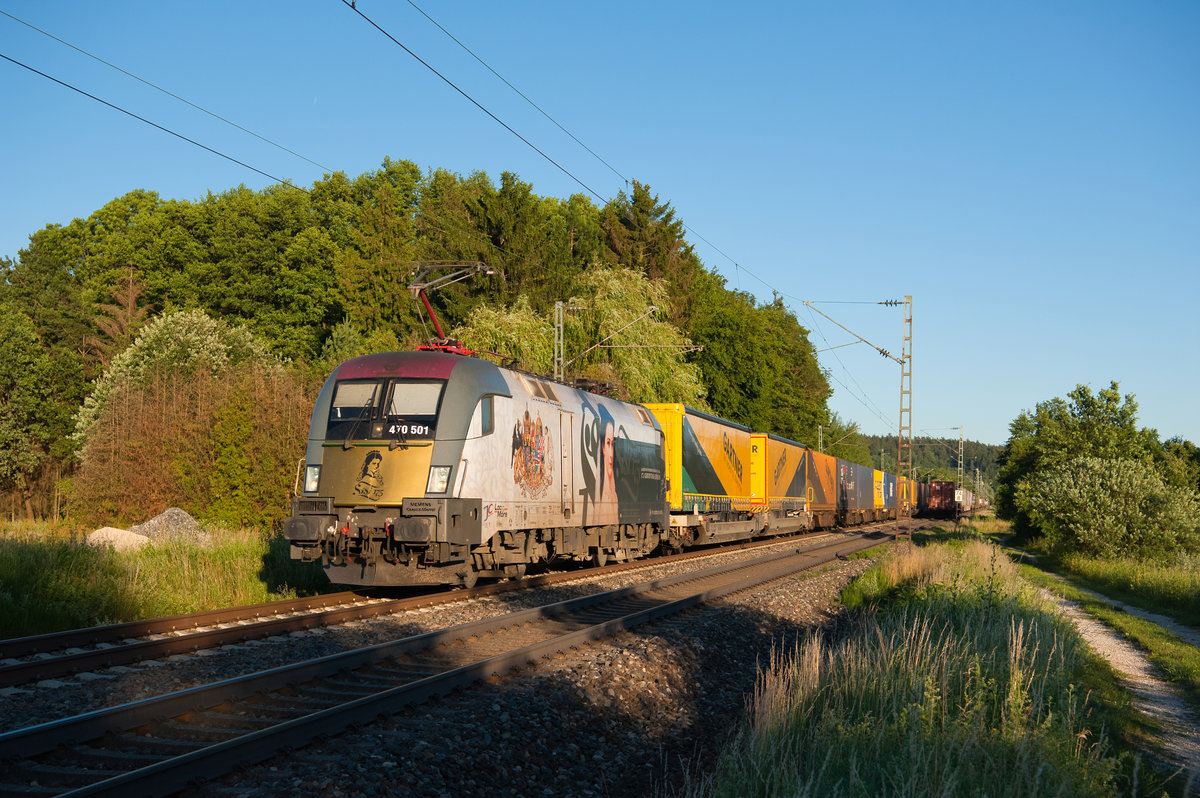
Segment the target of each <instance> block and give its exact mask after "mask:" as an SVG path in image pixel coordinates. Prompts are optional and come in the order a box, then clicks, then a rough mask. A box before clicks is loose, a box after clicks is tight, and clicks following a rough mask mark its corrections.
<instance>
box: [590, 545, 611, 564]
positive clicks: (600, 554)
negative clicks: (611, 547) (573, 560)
mask: <svg viewBox="0 0 1200 798" xmlns="http://www.w3.org/2000/svg"><path fill="white" fill-rule="evenodd" d="M606 562H608V552H606V551H605V550H604V547H602V546H597V547H596V548H594V549H592V564H593V565H595V566H596V567H597V568H602V567H604V564H605V563H606Z"/></svg>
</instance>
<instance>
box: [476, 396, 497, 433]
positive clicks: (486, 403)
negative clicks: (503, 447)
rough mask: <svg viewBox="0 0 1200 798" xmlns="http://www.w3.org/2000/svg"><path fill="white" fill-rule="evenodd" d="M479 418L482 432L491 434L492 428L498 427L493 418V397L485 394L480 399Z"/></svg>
mask: <svg viewBox="0 0 1200 798" xmlns="http://www.w3.org/2000/svg"><path fill="white" fill-rule="evenodd" d="M479 420H480V422H481V424H480V426H481V427H482V430H481V431H482V433H483V434H484V435H491V434H492V430H493V429H495V428H496V422H495V421H493V419H492V397H491V396H485V397H483V398H482V399H480V400H479Z"/></svg>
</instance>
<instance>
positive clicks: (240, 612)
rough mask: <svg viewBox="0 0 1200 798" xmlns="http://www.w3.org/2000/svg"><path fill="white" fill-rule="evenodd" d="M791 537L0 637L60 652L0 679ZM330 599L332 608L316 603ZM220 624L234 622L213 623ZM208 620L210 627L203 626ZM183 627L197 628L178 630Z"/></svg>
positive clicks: (9, 654) (12, 644)
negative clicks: (489, 578) (402, 591)
mask: <svg viewBox="0 0 1200 798" xmlns="http://www.w3.org/2000/svg"><path fill="white" fill-rule="evenodd" d="M809 535H811V533H809ZM794 537H797V536H793V537H792V538H789V537H786V536H781V537H778V538H767V539H764V540H756V541H752V542H749V543H744V544H741V545H740V546H735V547H723V548H720V549H705V550H702V551H690V552H685V553H683V554H674V555H667V556H661V557H654V558H650V559H639V560H631V561H627V562H621V563H614V564H611V565H606V566H603V567H601V568H587V569H580V570H572V571H562V572H559V573H554V574H544V575H539V576H531V577H526V578H524V579H520V580H515V581H509V582H497V583H493V584H489V585H480V586H476V587H473V588H471V589H470V590H456V591H442V592H435V593H427V594H423V595H420V596H410V597H407V598H400V599H385V598H384V597H383V596H382V595H380V593H381V592H382V591H381V590H380V589H369V590H358V591H349V592H342V593H330V594H325V595H323V596H313V597H307V598H298V599H286V600H284V601H278V602H266V603H262V604H254V605H248V606H244V607H234V608H230V609H223V610H211V611H206V612H199V613H192V614H188V615H174V616H170V617H166V618H156V619H150V620H145V621H130V622H127V623H121V624H112V625H109V626H98V627H92V628H88V629H75V630H70V631H67V632H54V633H49V634H44V635H35V636H31V637H23V638H15V639H12V640H6V641H0V660H3V659H16V658H17V657H21V656H25V657H28V656H32V655H37V654H44V653H47V652H52V651H59V652H64V653H59V654H58V655H57V656H52V657H44V658H38V659H27V660H25V661H18V662H10V663H7V664H0V687H9V686H14V685H21V684H27V683H29V682H33V681H38V680H42V679H50V678H55V677H59V676H68V675H71V674H75V673H79V672H82V671H90V670H100V669H104V668H111V667H113V666H115V665H128V664H130V663H134V662H139V661H142V660H147V659H157V658H159V657H167V656H173V655H176V654H189V653H193V652H195V651H198V650H201V649H206V648H216V647H218V646H223V645H231V644H236V643H242V642H245V641H247V640H257V639H262V638H264V637H271V636H273V635H282V634H288V633H291V632H298V631H304V630H307V629H314V628H318V627H321V626H330V625H336V624H341V623H347V622H349V621H354V620H361V619H365V618H373V617H378V616H380V615H390V614H393V613H397V612H402V611H405V610H412V609H419V608H424V607H430V606H438V605H442V604H449V603H454V602H458V601H464V600H466V599H469V598H479V597H485V596H494V595H500V594H503V593H509V592H513V591H517V590H530V589H535V588H541V587H547V586H550V585H553V584H557V583H559V582H565V581H571V580H575V579H580V578H586V577H592V576H595V575H597V574H599V573H619V572H621V571H625V570H630V569H634V568H645V567H649V566H653V565H657V564H663V563H670V562H676V561H681V560H690V559H695V558H698V557H706V556H713V555H714V554H720V553H727V552H729V551H731V550H738V549H753V548H758V547H761V546H766V545H772V544H779V543H783V542H788V541H789V540H791V539H794ZM348 603H352V604H353V606H349V607H346V606H340V605H345V604H348ZM330 606H333V607H334V608H333V609H326V610H322V609H321V608H323V607H330ZM268 616H274V617H268ZM279 616H283V617H279ZM218 624H232V625H223V626H218ZM213 626H215V627H216V628H208V627H213ZM187 629H193V630H196V631H190V632H189V631H180V630H187ZM168 633H172V634H171V636H170V637H165V638H160V637H155V638H151V639H141V640H138V639H133V640H131V639H130V638H134V637H137V636H143V637H145V636H148V635H160V634H168ZM84 645H90V646H96V647H94V648H89V649H85V650H82V651H71V650H70V649H75V648H79V647H81V646H84Z"/></svg>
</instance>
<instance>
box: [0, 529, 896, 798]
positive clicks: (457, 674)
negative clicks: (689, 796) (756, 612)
mask: <svg viewBox="0 0 1200 798" xmlns="http://www.w3.org/2000/svg"><path fill="white" fill-rule="evenodd" d="M880 542H881V541H880V540H878V539H870V538H866V537H863V538H860V539H859V540H857V541H853V542H852V541H847V540H843V541H838V542H837V543H835V544H831V545H827V546H824V547H821V548H820V549H816V550H795V551H792V552H789V553H787V554H785V555H773V556H771V557H767V558H759V559H757V560H753V561H750V562H742V563H736V564H732V565H724V566H715V567H711V568H707V569H703V570H701V571H697V572H692V573H689V574H683V575H679V576H674V577H669V578H664V579H658V580H654V581H652V582H648V583H644V584H642V585H635V586H631V587H627V588H622V589H620V590H616V591H609V592H607V593H601V594H595V595H591V596H584V597H580V598H575V599H570V600H568V601H564V602H558V603H556V604H552V605H548V606H545V607H538V608H534V609H530V610H524V611H521V612H518V613H514V614H512V615H507V616H503V617H501V618H496V619H490V620H486V621H479V622H474V623H469V624H463V625H461V626H458V627H454V628H451V629H446V630H439V631H435V632H430V633H427V634H423V635H418V636H416V637H412V638H407V639H405V640H401V641H395V642H389V643H383V644H377V645H374V646H369V647H367V648H364V649H359V650H356V651H353V652H345V653H342V654H335V655H330V656H327V657H322V658H319V659H315V660H310V661H308V662H304V663H299V664H297V665H293V666H285V667H280V668H275V669H271V670H269V671H264V672H262V673H259V674H250V675H247V676H242V677H238V678H235V679H229V680H226V681H223V682H219V683H216V684H213V685H207V686H202V687H196V688H192V689H190V690H184V691H179V692H177V693H171V694H168V695H165V696H160V697H157V698H153V699H147V700H145V701H139V702H134V703H131V704H126V705H122V706H119V707H113V708H111V709H106V710H99V711H96V712H91V713H87V714H85V715H81V716H77V717H75V718H67V719H63V720H60V721H54V722H51V723H46V724H41V725H39V726H34V727H30V728H28V729H22V730H18V731H15V732H9V733H7V734H0V758H3V759H13V758H20V759H26V758H28V757H31V756H33V755H36V754H39V753H44V752H47V751H50V750H53V749H54V748H56V747H58V746H60V745H64V744H71V743H79V742H84V741H88V740H94V739H96V738H98V737H102V736H104V735H105V734H109V733H114V732H116V731H120V730H128V729H131V728H136V727H138V726H143V725H146V724H149V723H152V722H153V721H156V720H158V719H161V718H164V717H171V716H175V715H178V714H184V713H187V712H194V711H201V709H202V708H204V707H212V706H216V705H220V704H222V703H225V702H229V701H233V700H238V699H242V698H246V697H248V696H251V695H255V694H258V693H264V692H270V691H271V690H277V689H279V688H281V687H285V686H287V685H296V684H298V683H302V682H305V681H308V680H311V679H313V678H319V677H321V676H327V675H330V674H331V673H343V672H345V671H347V670H351V669H353V668H356V667H362V666H363V665H367V664H370V663H374V662H378V661H380V660H386V659H391V658H394V657H397V656H402V655H403V654H405V653H412V652H418V651H425V650H429V649H430V648H431V647H432V646H434V645H438V644H444V643H448V642H451V641H456V640H462V639H474V638H476V637H480V636H483V635H488V634H491V633H493V632H496V631H498V630H500V629H505V628H512V627H517V626H520V625H521V624H526V623H530V622H532V621H536V620H540V619H551V620H555V619H564V618H568V617H569V616H570V614H571V613H578V612H580V611H583V610H588V609H590V608H593V607H598V606H599V605H601V604H612V603H613V602H619V601H622V600H630V599H640V600H646V599H645V596H646V594H647V593H648V592H651V591H663V590H667V589H671V588H674V587H677V586H680V585H685V584H688V583H695V582H703V581H706V580H712V579H722V578H724V581H723V583H722V584H718V585H715V586H712V587H708V588H706V589H703V590H700V591H699V592H693V593H692V594H690V595H687V596H684V597H681V598H678V599H674V600H666V599H654V600H653V604H652V606H650V607H648V608H645V609H640V610H637V611H635V612H633V613H630V614H627V615H623V616H621V617H616V618H611V619H607V620H604V621H603V622H601V623H596V624H589V625H587V626H586V627H585V628H582V629H579V630H577V631H572V632H569V633H567V634H562V635H554V636H552V637H551V638H550V639H547V640H543V641H539V642H537V643H534V644H532V645H526V646H523V647H520V648H517V649H515V650H513V651H509V652H506V653H502V654H499V655H496V656H492V657H488V658H486V659H483V660H481V661H478V662H475V663H472V664H469V665H464V666H461V667H456V668H453V669H451V670H448V671H447V672H444V673H441V674H438V675H435V676H428V677H426V678H421V679H417V680H416V681H412V682H409V683H408V684H404V685H400V686H397V687H392V688H389V689H386V690H383V691H381V692H378V693H374V694H372V695H368V696H364V697H362V698H358V699H355V700H351V701H349V702H347V703H345V704H343V705H341V706H339V707H331V708H328V709H324V710H320V711H318V712H315V713H312V714H310V715H307V716H305V717H302V718H296V719H294V720H290V721H285V722H282V723H279V724H276V725H274V726H271V727H270V728H267V729H262V730H260V731H252V732H249V733H247V734H244V735H241V736H239V737H237V738H235V739H232V740H227V741H225V742H220V743H216V744H213V745H208V746H205V747H202V748H200V749H199V750H196V751H193V752H190V753H185V754H183V755H181V756H176V757H173V758H170V759H164V760H163V761H161V762H158V763H156V764H153V765H149V766H146V767H143V768H140V769H137V770H133V771H129V772H127V773H124V774H121V775H118V776H113V777H111V778H108V779H105V780H103V781H101V782H98V783H95V784H93V785H91V786H88V787H83V788H80V789H78V790H74V791H71V792H70V793H69V794H71V795H109V794H111V795H128V794H129V793H130V790H133V791H135V792H148V793H161V792H164V791H169V790H175V789H181V788H182V787H184V786H186V785H187V783H188V782H189V781H191V780H193V779H194V778H197V777H198V776H199V775H206V776H211V775H213V774H214V773H216V772H224V770H227V769H229V768H232V767H235V766H238V765H242V764H247V763H249V762H252V761H258V760H260V759H262V758H265V757H267V756H270V755H271V754H273V753H275V752H276V751H278V750H279V749H280V748H281V747H286V746H294V745H299V744H303V743H304V742H307V741H309V740H311V739H313V738H315V737H318V736H323V735H327V734H330V733H333V732H336V731H340V730H342V729H344V728H346V727H347V726H350V725H354V724H356V723H362V722H365V721H369V720H371V719H373V718H375V717H377V716H379V715H381V714H386V713H390V712H394V711H396V710H397V709H399V708H401V707H403V706H408V705H411V704H412V703H415V702H419V701H422V700H425V699H427V698H428V697H430V696H432V695H437V694H444V693H446V692H449V691H451V690H454V689H457V688H459V687H461V686H463V685H465V684H468V683H470V682H473V681H476V680H478V679H481V678H489V677H491V676H495V675H498V674H500V673H503V672H506V671H509V670H511V669H513V668H516V667H521V666H523V665H527V664H529V663H531V662H535V661H537V660H538V659H540V658H542V657H545V656H548V655H550V654H553V653H557V652H560V651H564V650H567V649H569V648H572V647H574V646H578V645H581V644H584V643H586V642H590V641H593V640H596V639H599V638H601V637H605V636H609V635H611V634H615V633H617V632H619V631H622V630H626V629H631V628H634V627H636V626H638V625H640V624H643V623H647V622H650V621H653V620H657V619H658V618H661V617H663V616H664V615H666V614H671V613H674V612H678V611H681V610H682V609H685V608H687V607H690V606H695V605H696V604H698V603H702V602H704V601H711V600H713V599H714V598H717V597H719V596H723V595H727V594H728V593H731V592H735V591H738V590H743V589H746V588H747V587H750V586H752V585H755V584H761V583H763V582H766V581H770V580H772V579H777V578H780V577H781V576H784V575H787V574H790V573H794V572H795V571H797V570H801V569H803V568H805V567H811V566H812V565H814V564H819V563H821V562H827V561H829V560H832V559H833V558H834V557H839V556H842V555H843V554H844V553H845V552H849V551H855V550H859V549H864V548H869V547H871V546H875V545H878V544H879V543H880ZM756 569H757V570H763V569H765V573H759V574H758V575H756V576H751V577H743V578H739V579H733V580H729V579H727V578H725V577H727V576H728V575H729V574H734V573H737V572H739V571H745V572H748V573H753V572H754V571H755V570H756Z"/></svg>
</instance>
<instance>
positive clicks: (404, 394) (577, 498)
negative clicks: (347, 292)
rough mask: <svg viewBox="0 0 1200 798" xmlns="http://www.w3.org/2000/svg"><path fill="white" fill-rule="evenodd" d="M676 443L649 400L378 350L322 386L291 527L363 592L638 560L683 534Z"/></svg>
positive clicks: (489, 366)
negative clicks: (675, 527) (676, 528)
mask: <svg viewBox="0 0 1200 798" xmlns="http://www.w3.org/2000/svg"><path fill="white" fill-rule="evenodd" d="M663 447H664V442H663V431H662V428H661V426H660V425H659V423H658V421H657V420H656V419H655V417H654V415H653V414H651V413H650V411H648V410H647V409H646V408H644V407H642V406H640V405H634V404H629V403H626V402H621V401H617V400H614V399H610V398H607V397H603V396H599V395H597V394H593V393H587V392H584V391H580V390H577V389H575V388H572V387H570V386H567V385H564V384H562V383H557V382H552V381H549V380H546V379H543V378H540V377H537V376H533V375H530V374H526V373H523V372H519V371H514V370H511V369H505V368H501V367H499V366H497V365H495V364H493V363H490V362H488V361H486V360H481V359H476V358H471V357H462V356H459V355H454V354H446V353H443V352H437V351H416V352H388V353H380V354H373V355H366V356H363V357H359V358H355V359H353V360H349V361H346V362H345V363H342V364H341V365H340V366H338V367H337V368H336V369H335V370H334V372H333V373H332V374H331V375H330V376H329V378H328V379H327V380H326V382H325V384H324V386H323V387H322V389H321V392H320V394H319V396H318V398H317V402H316V405H315V407H314V410H313V416H312V423H311V426H310V430H309V438H308V445H307V449H306V452H305V459H304V462H303V464H302V467H303V473H302V482H303V484H302V488H301V490H300V491H299V495H298V496H296V497H295V498H293V500H292V512H291V516H290V517H289V518H288V519H287V520H286V522H285V524H284V534H285V536H286V537H287V539H288V540H289V541H290V543H291V553H292V557H293V558H295V559H300V560H306V561H312V562H320V563H321V564H322V566H323V567H324V569H325V572H326V574H327V575H328V577H329V579H330V581H332V582H335V583H340V584H351V585H354V584H358V585H416V584H459V585H465V586H470V585H472V584H474V582H475V581H476V579H477V578H478V577H480V576H491V577H499V576H518V575H521V574H523V573H524V572H525V569H526V567H527V565H529V564H530V563H535V562H539V561H549V560H554V559H568V560H591V561H593V562H596V563H599V564H602V563H604V562H605V561H607V560H608V559H610V558H611V559H617V560H623V559H630V558H634V557H640V556H642V555H645V554H648V553H649V552H651V551H653V550H654V549H655V548H657V547H658V546H659V544H660V542H662V541H663V539H664V538H666V537H669V536H670V534H671V523H670V512H669V509H668V504H667V501H666V488H667V483H666V475H665V473H664V465H663V463H664V453H663Z"/></svg>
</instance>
